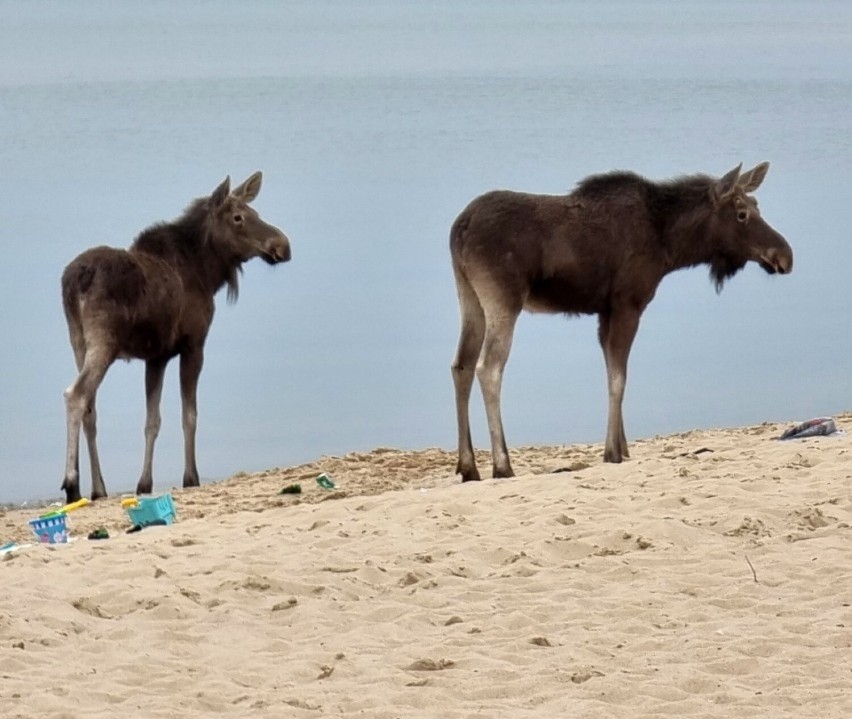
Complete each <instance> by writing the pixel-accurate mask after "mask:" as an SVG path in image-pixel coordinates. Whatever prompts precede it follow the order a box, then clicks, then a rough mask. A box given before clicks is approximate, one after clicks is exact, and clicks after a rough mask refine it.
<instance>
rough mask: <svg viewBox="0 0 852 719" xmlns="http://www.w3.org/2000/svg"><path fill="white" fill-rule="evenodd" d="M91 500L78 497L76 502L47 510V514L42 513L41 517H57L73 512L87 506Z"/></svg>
mask: <svg viewBox="0 0 852 719" xmlns="http://www.w3.org/2000/svg"><path fill="white" fill-rule="evenodd" d="M91 503H92V502H91V500H90V499H87V498H86V497H83V499H78V500H77V501H76V502H71V504H66V505H65V506H64V507H60V508H59V509H54V510H53V511H51V512H47V514H42V515H41V516H40V517H39V519H47V518H48V517H56V516H57V515H60V514H68V512H73V511H74V510H75V509H80V507H85V506H86V505H89V504H91Z"/></svg>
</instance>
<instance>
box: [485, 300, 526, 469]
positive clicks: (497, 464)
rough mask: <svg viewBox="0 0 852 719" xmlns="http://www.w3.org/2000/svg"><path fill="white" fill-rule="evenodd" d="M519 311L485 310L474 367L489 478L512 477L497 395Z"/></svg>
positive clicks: (498, 394) (500, 387)
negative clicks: (484, 422)
mask: <svg viewBox="0 0 852 719" xmlns="http://www.w3.org/2000/svg"><path fill="white" fill-rule="evenodd" d="M519 313H520V310H518V311H513V310H508V309H506V308H502V307H501V308H499V309H492V310H489V309H488V308H486V313H485V341H484V345H483V349H482V354H481V356H480V358H479V362H478V363H477V366H476V376H477V378H478V379H479V386H480V387H481V388H482V396H483V399H484V400H485V414H486V416H487V418H488V432H489V434H490V435H491V458H492V462H493V470H492V476H493V477H514V476H515V473H514V472H513V471H512V465H511V463H510V461H509V451H508V449H507V448H506V437H505V435H504V433H503V419H502V416H501V412H500V391H501V389H502V385H503V370H504V368H505V367H506V361H507V360H508V359H509V351H510V350H511V349H512V337H513V335H514V331H515V322H516V321H517V319H518V314H519Z"/></svg>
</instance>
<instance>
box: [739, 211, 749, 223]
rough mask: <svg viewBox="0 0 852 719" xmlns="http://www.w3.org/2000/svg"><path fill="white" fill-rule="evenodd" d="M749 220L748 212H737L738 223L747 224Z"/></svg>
mask: <svg viewBox="0 0 852 719" xmlns="http://www.w3.org/2000/svg"><path fill="white" fill-rule="evenodd" d="M747 220H748V210H737V222H746V221H747Z"/></svg>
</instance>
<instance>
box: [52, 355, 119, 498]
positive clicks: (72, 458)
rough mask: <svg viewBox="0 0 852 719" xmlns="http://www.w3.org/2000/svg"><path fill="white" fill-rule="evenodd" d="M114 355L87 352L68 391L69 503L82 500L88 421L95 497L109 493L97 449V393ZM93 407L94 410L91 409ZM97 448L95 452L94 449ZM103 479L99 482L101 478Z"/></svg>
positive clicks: (66, 488) (65, 485)
mask: <svg viewBox="0 0 852 719" xmlns="http://www.w3.org/2000/svg"><path fill="white" fill-rule="evenodd" d="M112 360H113V357H112V355H111V354H110V353H109V352H107V351H105V350H100V351H99V350H92V351H90V352H88V353H86V357H85V360H83V363H82V368H81V369H80V374H79V375H77V379H76V380H75V381H74V383H73V384H72V385H71V386H70V387H69V388H68V389H67V390H65V408H66V423H67V445H66V453H65V479H64V481H63V482H62V489H63V490H64V491H65V498H66V501H67V502H68V503H70V502H76V501H77V500H78V499H80V427H81V425H82V424H83V423H84V422H85V423H86V432H87V437H88V438H89V440H88V441H89V449H90V454H91V456H92V457H94V460H93V464H92V467H93V469H92V471H93V477H92V481H93V487H92V499H98V498H100V497H102V496H104V495H105V494H106V490H105V489H104V486H103V478H102V477H100V464H99V462H98V453H97V448H96V444H95V441H96V431H95V422H96V416H95V414H94V407H95V395H96V394H97V391H98V387H99V386H100V384H101V382H102V381H103V378H104V375H106V372H107V370H108V369H109V366H110V365H111V364H112ZM90 410H91V412H90ZM87 415H88V416H87ZM93 448H94V452H93V453H92V450H93ZM95 472H97V477H99V478H100V482H99V485H100V486H96V484H97V483H98V479H97V477H96V476H95Z"/></svg>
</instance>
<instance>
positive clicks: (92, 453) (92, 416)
mask: <svg viewBox="0 0 852 719" xmlns="http://www.w3.org/2000/svg"><path fill="white" fill-rule="evenodd" d="M96 401H97V392H96V393H95V394H94V395H93V396H92V401H91V402H90V403H89V406H88V407H87V408H86V411H85V413H84V414H83V431H84V432H85V434H86V447H87V449H88V450H89V466H90V467H91V470H92V499H103V498H104V497H106V496H107V491H106V485H105V484H104V477H103V474H101V460H100V457H99V455H98V411H97V409H96V408H95V403H96Z"/></svg>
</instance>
